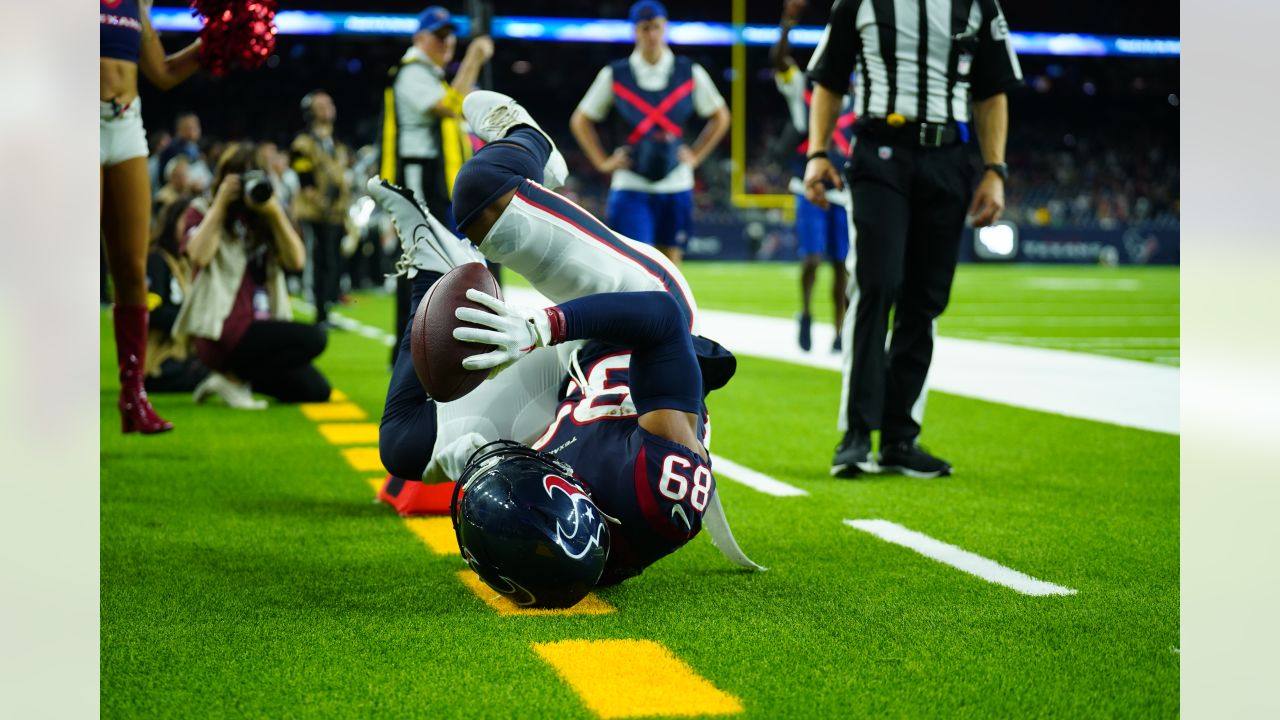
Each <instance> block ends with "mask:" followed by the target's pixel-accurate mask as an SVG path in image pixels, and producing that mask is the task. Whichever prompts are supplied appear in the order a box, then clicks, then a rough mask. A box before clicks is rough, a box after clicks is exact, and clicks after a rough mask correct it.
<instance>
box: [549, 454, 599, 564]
mask: <svg viewBox="0 0 1280 720" xmlns="http://www.w3.org/2000/svg"><path fill="white" fill-rule="evenodd" d="M542 488H543V489H544V490H546V492H547V497H549V498H552V499H554V498H555V491H557V490H559V491H560V492H561V493H563V494H564V496H565V497H566V498H568V500H569V502H571V503H572V504H573V510H572V511H571V512H570V513H569V519H570V520H572V521H573V527H572V528H571V529H570V530H566V529H565V527H564V525H561V524H560V521H559V520H556V542H557V543H559V545H560V549H562V550H564V552H565V554H566V555H568V556H569V557H571V558H573V559H575V560H577V559H579V558H582V557H583V556H585V555H586V554H587V553H588V552H591V548H593V547H600V537H601V535H603V534H604V532H605V528H604V521H603V518H602V517H601V515H600V510H599V509H598V508H597V507H596V504H595V503H594V502H592V501H591V497H590V496H589V495H587V494H586V493H585V492H583V491H582V488H581V487H579V486H577V485H575V484H573V483H570V482H568V481H567V480H565V479H564V478H562V477H560V476H559V475H551V474H548V475H546V476H544V477H543V478H542Z"/></svg>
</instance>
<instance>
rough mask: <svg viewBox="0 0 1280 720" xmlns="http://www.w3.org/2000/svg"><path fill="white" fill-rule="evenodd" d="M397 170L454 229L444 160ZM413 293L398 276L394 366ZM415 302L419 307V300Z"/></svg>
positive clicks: (406, 164) (411, 162)
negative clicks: (445, 180)
mask: <svg viewBox="0 0 1280 720" xmlns="http://www.w3.org/2000/svg"><path fill="white" fill-rule="evenodd" d="M396 173H397V178H398V179H399V180H400V185H401V186H403V187H405V188H408V189H409V190H411V191H412V192H413V194H414V195H416V196H417V197H418V199H419V200H422V201H423V202H424V203H425V204H426V206H427V210H429V211H430V212H431V214H432V215H434V216H435V218H436V219H437V220H439V221H440V222H442V223H444V224H445V225H446V226H447V227H449V228H450V229H452V228H453V221H452V217H453V207H452V205H453V204H452V203H451V202H450V201H449V189H448V188H447V187H446V186H445V182H444V161H443V160H440V159H438V158H433V159H419V160H411V159H402V160H400V161H399V163H398V164H397V167H396ZM397 257H399V256H397ZM410 296H411V292H410V281H409V280H408V279H407V278H405V277H403V276H401V277H398V278H396V319H395V323H396V324H395V333H396V343H395V344H394V345H392V346H391V365H392V367H394V366H395V364H396V358H398V357H399V356H400V345H401V343H400V341H401V340H402V339H403V338H404V334H405V329H406V328H408V327H409V321H410V320H411V319H413V315H412V313H410V312H409V307H410V305H411V303H410ZM412 305H413V306H414V307H416V306H417V303H412ZM397 477H398V476H397Z"/></svg>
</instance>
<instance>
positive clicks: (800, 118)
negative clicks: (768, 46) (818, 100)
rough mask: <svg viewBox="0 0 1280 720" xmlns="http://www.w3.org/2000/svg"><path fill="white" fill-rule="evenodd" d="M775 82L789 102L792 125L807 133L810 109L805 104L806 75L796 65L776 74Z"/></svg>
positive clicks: (788, 107)
mask: <svg viewBox="0 0 1280 720" xmlns="http://www.w3.org/2000/svg"><path fill="white" fill-rule="evenodd" d="M773 82H774V84H775V85H777V87H778V92H779V93H781V94H782V97H783V98H784V99H786V101H787V114H788V115H789V116H790V117H791V124H792V125H793V126H794V127H795V129H796V130H798V131H799V132H805V130H806V128H808V122H809V107H808V106H807V105H805V104H804V90H805V79H804V73H803V72H802V71H801V70H800V68H798V67H796V66H795V65H790V66H788V67H787V69H786V71H784V72H775V73H774V74H773Z"/></svg>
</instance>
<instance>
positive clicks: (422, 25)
mask: <svg viewBox="0 0 1280 720" xmlns="http://www.w3.org/2000/svg"><path fill="white" fill-rule="evenodd" d="M446 27H447V28H453V29H454V30H457V29H458V26H457V25H456V24H454V22H453V17H452V16H450V15H449V11H448V10H445V9H444V8H442V7H440V6H439V5H432V6H431V7H429V8H427V9H426V10H423V11H422V12H421V13H419V14H418V32H423V31H424V30H425V31H426V32H435V31H437V30H440V29H442V28H446Z"/></svg>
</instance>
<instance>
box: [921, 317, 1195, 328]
mask: <svg viewBox="0 0 1280 720" xmlns="http://www.w3.org/2000/svg"><path fill="white" fill-rule="evenodd" d="M943 317H944V319H943V320H941V321H940V323H942V324H944V325H945V326H946V327H947V328H957V327H965V326H978V327H1164V326H1167V325H1175V326H1176V325H1178V324H1179V322H1181V318H1179V317H1178V316H1177V315H1017V314H1013V315H960V314H956V315H952V316H943Z"/></svg>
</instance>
